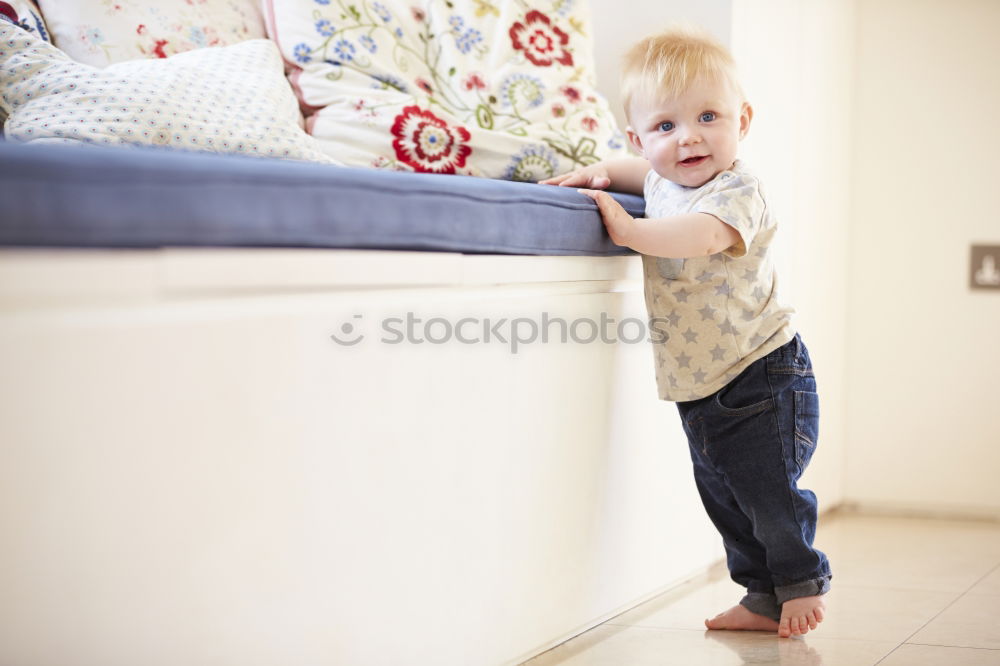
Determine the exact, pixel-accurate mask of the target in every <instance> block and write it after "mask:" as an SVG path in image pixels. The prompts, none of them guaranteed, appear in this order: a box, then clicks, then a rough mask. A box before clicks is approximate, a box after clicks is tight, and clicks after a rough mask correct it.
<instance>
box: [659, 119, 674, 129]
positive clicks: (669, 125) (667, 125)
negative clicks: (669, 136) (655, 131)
mask: <svg viewBox="0 0 1000 666" xmlns="http://www.w3.org/2000/svg"><path fill="white" fill-rule="evenodd" d="M673 128H674V124H673V123H672V122H670V121H669V120H667V121H664V122H662V123H660V131H661V132H669V131H670V130H672V129H673Z"/></svg>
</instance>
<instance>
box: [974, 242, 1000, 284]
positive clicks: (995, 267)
mask: <svg viewBox="0 0 1000 666" xmlns="http://www.w3.org/2000/svg"><path fill="white" fill-rule="evenodd" d="M969 286H970V287H971V288H973V289H1000V245H973V246H972V261H971V262H970V264H969Z"/></svg>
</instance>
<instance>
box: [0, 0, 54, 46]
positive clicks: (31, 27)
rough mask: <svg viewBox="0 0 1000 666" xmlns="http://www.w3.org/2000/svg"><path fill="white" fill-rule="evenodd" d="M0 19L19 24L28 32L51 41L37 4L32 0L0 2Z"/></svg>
mask: <svg viewBox="0 0 1000 666" xmlns="http://www.w3.org/2000/svg"><path fill="white" fill-rule="evenodd" d="M0 20H7V21H10V22H12V23H14V25H19V26H21V27H22V28H24V29H25V30H27V31H28V32H33V33H35V34H36V35H38V36H39V37H40V38H41V39H44V40H45V41H47V42H51V41H52V39H51V38H50V37H49V30H48V28H47V27H46V26H45V21H43V20H42V15H41V12H40V11H39V10H38V5H37V4H36V3H35V2H34V1H33V0H11V1H10V2H0Z"/></svg>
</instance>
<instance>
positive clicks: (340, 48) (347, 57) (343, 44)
mask: <svg viewBox="0 0 1000 666" xmlns="http://www.w3.org/2000/svg"><path fill="white" fill-rule="evenodd" d="M333 52H334V53H335V54H336V56H337V59H338V60H340V61H341V62H350V61H352V60H354V54H355V53H357V49H356V48H354V44H351V43H350V42H349V41H347V40H346V39H341V40H340V41H338V42H337V44H336V45H335V46H334V47H333Z"/></svg>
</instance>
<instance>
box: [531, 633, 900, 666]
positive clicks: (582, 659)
mask: <svg viewBox="0 0 1000 666" xmlns="http://www.w3.org/2000/svg"><path fill="white" fill-rule="evenodd" d="M893 647H894V644H892V643H887V642H868V641H844V640H827V639H816V640H813V639H810V638H808V637H807V638H806V639H780V638H778V637H777V636H774V635H770V634H762V633H759V632H708V631H684V630H675V629H657V628H653V627H634V626H625V625H617V626H613V625H602V626H600V627H597V628H596V629H593V630H591V631H589V632H587V634H584V636H581V637H580V638H577V639H575V640H573V641H569V642H568V643H565V644H563V645H561V646H559V647H557V648H554V649H552V650H550V651H548V652H546V653H545V654H542V655H540V656H538V657H536V658H535V659H532V660H531V661H528V662H526V663H525V664H524V666H556V665H559V666H743V665H744V664H754V665H755V666H772V665H773V666H872V664H875V663H876V662H878V660H879V659H881V658H882V657H883V656H885V655H886V654H888V653H889V652H890V651H891V650H892V648H893Z"/></svg>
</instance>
